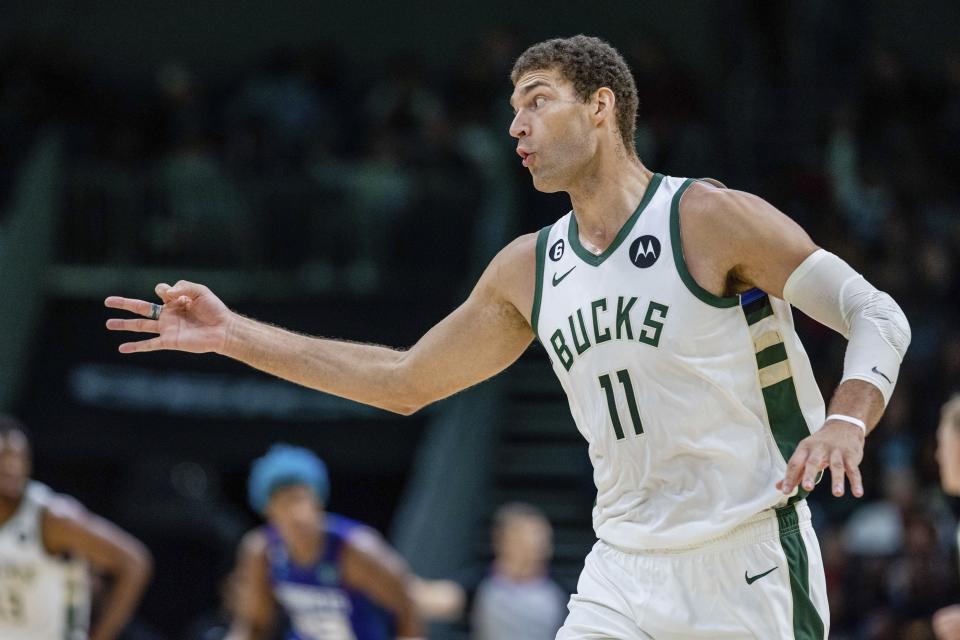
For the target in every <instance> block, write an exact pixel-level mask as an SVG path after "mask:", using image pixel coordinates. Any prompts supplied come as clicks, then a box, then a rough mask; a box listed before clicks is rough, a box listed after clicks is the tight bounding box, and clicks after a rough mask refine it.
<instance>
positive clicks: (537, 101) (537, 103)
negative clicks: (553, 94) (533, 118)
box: [532, 96, 547, 109]
mask: <svg viewBox="0 0 960 640" xmlns="http://www.w3.org/2000/svg"><path fill="white" fill-rule="evenodd" d="M546 103H547V98H546V96H537V97H536V98H534V99H533V103H532V106H533V108H534V109H539V108H540V107H542V106H543V105H545V104H546Z"/></svg>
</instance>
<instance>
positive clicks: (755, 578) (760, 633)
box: [557, 500, 830, 640]
mask: <svg viewBox="0 0 960 640" xmlns="http://www.w3.org/2000/svg"><path fill="white" fill-rule="evenodd" d="M568 609H569V614H568V615H567V619H566V622H564V625H563V628H562V629H560V631H559V632H558V634H557V640H601V639H603V640H634V639H650V638H652V639H654V640H674V639H675V640H681V639H682V640H691V639H693V638H710V639H711V640H720V639H733V638H737V639H741V638H761V639H762V640H788V639H789V640H825V639H826V638H827V637H828V634H829V626H830V612H829V608H828V605H827V587H826V581H825V578H824V574H823V559H822V558H821V556H820V545H819V544H818V543H817V536H816V533H814V531H813V526H812V525H811V523H810V508H809V507H808V506H807V503H806V501H803V500H801V501H799V502H798V503H796V504H795V505H790V506H787V507H783V508H782V509H776V510H774V509H768V510H766V511H763V512H761V513H759V514H757V515H756V516H754V517H753V518H751V519H750V520H748V521H747V522H745V523H744V524H742V525H740V526H738V527H737V528H736V529H734V530H733V531H731V532H730V533H727V534H726V535H724V536H722V537H720V538H717V539H715V540H711V541H709V542H707V543H705V544H703V545H700V546H697V547H692V548H685V549H671V550H655V551H650V552H643V553H628V552H625V551H622V550H619V549H616V548H614V547H612V546H610V545H608V544H606V543H604V542H602V541H598V542H597V543H596V544H595V545H594V547H593V550H592V551H591V552H590V553H589V554H588V555H587V560H586V565H585V566H584V569H583V573H581V574H580V580H579V582H578V584H577V593H575V594H573V596H571V597H570V603H569V604H568Z"/></svg>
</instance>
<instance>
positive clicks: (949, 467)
mask: <svg viewBox="0 0 960 640" xmlns="http://www.w3.org/2000/svg"><path fill="white" fill-rule="evenodd" d="M937 462H938V463H939V465H940V485H941V486H942V487H943V490H944V491H945V492H946V493H947V494H949V495H951V496H960V394H955V395H954V396H953V397H952V398H950V400H948V401H947V403H946V404H945V405H943V409H941V410H940V426H939V427H937ZM957 544H958V545H960V529H958V530H957ZM933 630H934V632H936V634H937V638H938V639H939V640H960V604H954V605H951V606H949V607H944V608H943V609H940V610H939V611H937V613H935V614H934V616H933Z"/></svg>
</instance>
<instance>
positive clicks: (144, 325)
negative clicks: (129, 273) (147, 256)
mask: <svg viewBox="0 0 960 640" xmlns="http://www.w3.org/2000/svg"><path fill="white" fill-rule="evenodd" d="M154 290H155V291H156V294H157V296H158V297H159V298H160V300H162V301H163V304H162V305H159V304H156V303H153V302H147V301H145V300H137V299H135V298H121V297H120V296H110V297H109V298H107V299H106V300H105V301H104V305H105V306H107V307H109V308H111V309H122V310H123V311H129V312H130V313H135V314H137V315H139V316H143V317H142V318H111V319H109V320H107V329H110V330H112V331H133V332H136V333H151V334H156V336H155V337H153V338H148V339H146V340H138V341H135V342H125V343H123V344H121V345H120V353H140V352H144V351H160V350H163V349H171V350H175V351H189V352H191V353H208V352H211V351H212V352H222V351H223V348H224V346H225V345H226V340H227V335H228V331H229V328H230V325H231V323H232V322H233V319H234V318H235V317H236V316H235V314H234V313H233V312H232V311H230V309H228V308H227V306H226V305H225V304H223V302H222V301H221V300H220V298H218V297H217V296H216V295H214V293H213V292H212V291H210V289H208V288H207V287H205V286H204V285H202V284H196V283H193V282H187V281H186V280H181V281H179V282H178V283H177V284H175V285H174V286H172V287H171V286H170V285H168V284H165V283H160V284H158V285H157V286H156V288H155V289H154Z"/></svg>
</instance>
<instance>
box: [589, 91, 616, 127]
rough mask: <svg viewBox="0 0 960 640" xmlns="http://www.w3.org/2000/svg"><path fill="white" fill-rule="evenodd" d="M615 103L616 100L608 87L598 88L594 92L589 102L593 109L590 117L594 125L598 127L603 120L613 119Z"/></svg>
mask: <svg viewBox="0 0 960 640" xmlns="http://www.w3.org/2000/svg"><path fill="white" fill-rule="evenodd" d="M616 102H617V98H616V96H615V95H614V94H613V91H611V90H610V88H609V87H600V88H599V89H597V90H596V91H594V92H593V97H592V99H591V101H590V103H591V106H592V107H593V113H592V116H593V121H594V124H597V125H599V124H600V123H602V122H604V121H605V120H608V119H610V118H613V117H614V115H613V112H614V107H615V106H616Z"/></svg>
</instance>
